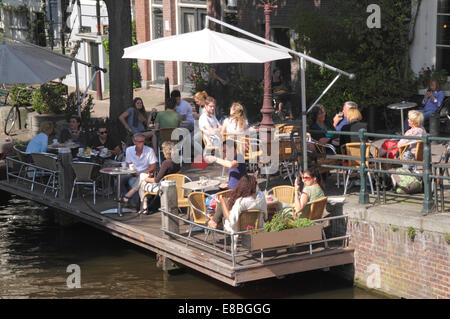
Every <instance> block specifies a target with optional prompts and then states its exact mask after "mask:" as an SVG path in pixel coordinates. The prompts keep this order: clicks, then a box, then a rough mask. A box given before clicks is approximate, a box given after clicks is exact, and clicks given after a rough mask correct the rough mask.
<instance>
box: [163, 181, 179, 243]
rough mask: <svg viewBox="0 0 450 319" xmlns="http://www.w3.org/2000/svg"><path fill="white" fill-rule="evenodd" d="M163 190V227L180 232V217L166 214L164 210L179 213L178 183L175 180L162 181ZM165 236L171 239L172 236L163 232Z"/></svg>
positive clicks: (176, 232)
mask: <svg viewBox="0 0 450 319" xmlns="http://www.w3.org/2000/svg"><path fill="white" fill-rule="evenodd" d="M161 191H162V195H161V209H162V210H163V213H161V227H162V229H163V230H168V231H170V232H172V233H175V234H179V233H180V226H179V225H178V219H176V218H174V217H172V216H170V215H168V214H164V212H169V213H172V214H177V213H178V196H177V185H176V183H175V181H170V180H169V181H162V182H161ZM163 238H165V239H169V238H170V236H169V235H168V234H166V233H165V232H163Z"/></svg>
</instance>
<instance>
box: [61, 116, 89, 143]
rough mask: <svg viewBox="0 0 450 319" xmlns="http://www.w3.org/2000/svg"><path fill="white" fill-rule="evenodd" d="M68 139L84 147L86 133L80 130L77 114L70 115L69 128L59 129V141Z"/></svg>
mask: <svg viewBox="0 0 450 319" xmlns="http://www.w3.org/2000/svg"><path fill="white" fill-rule="evenodd" d="M69 140H71V141H72V142H74V143H76V144H78V145H80V147H86V142H87V141H86V135H85V134H84V132H83V131H82V130H81V119H80V118H79V117H78V116H77V115H72V116H71V117H70V119H69V128H66V129H64V130H62V131H61V136H60V141H61V143H65V142H67V141H69Z"/></svg>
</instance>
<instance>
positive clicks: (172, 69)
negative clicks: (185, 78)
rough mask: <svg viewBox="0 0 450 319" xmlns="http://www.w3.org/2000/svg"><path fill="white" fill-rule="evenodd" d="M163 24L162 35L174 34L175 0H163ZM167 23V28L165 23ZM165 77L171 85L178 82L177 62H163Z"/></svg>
mask: <svg viewBox="0 0 450 319" xmlns="http://www.w3.org/2000/svg"><path fill="white" fill-rule="evenodd" d="M163 8H164V9H163V25H164V37H169V36H172V35H175V34H176V9H177V8H176V4H175V0H163ZM167 24H168V25H169V29H168V30H167V28H166V25H167ZM164 69H165V73H166V77H168V78H169V82H170V84H171V85H175V84H177V83H178V73H177V63H176V62H172V61H165V62H164Z"/></svg>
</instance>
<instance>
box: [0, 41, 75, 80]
mask: <svg viewBox="0 0 450 319" xmlns="http://www.w3.org/2000/svg"><path fill="white" fill-rule="evenodd" d="M71 65H72V60H71V59H70V58H69V57H67V58H65V57H63V56H61V55H57V54H55V53H53V52H52V51H49V50H47V49H45V48H41V47H38V46H35V45H27V44H25V43H22V42H21V43H18V42H13V41H10V40H8V41H7V40H6V39H3V40H2V42H1V43H0V83H5V84H18V83H24V84H42V83H46V82H48V81H51V80H54V79H56V78H60V77H63V76H65V75H67V74H70V73H71Z"/></svg>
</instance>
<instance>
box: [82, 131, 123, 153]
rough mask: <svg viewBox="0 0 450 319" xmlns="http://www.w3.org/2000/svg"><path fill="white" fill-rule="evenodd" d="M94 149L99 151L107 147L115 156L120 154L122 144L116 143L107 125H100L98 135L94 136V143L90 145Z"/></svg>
mask: <svg viewBox="0 0 450 319" xmlns="http://www.w3.org/2000/svg"><path fill="white" fill-rule="evenodd" d="M89 145H90V146H91V147H92V148H96V149H98V150H99V151H101V150H103V149H104V148H105V147H106V148H107V149H108V150H109V151H111V152H112V153H114V154H115V155H118V154H120V153H121V152H122V151H121V148H120V144H119V143H118V142H116V141H115V140H114V139H113V138H112V137H111V136H110V135H109V134H108V129H107V128H106V125H100V126H99V127H98V128H97V135H96V136H94V138H93V139H92V141H91V142H90V143H89Z"/></svg>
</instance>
